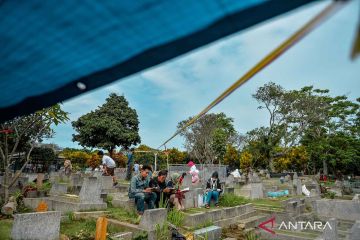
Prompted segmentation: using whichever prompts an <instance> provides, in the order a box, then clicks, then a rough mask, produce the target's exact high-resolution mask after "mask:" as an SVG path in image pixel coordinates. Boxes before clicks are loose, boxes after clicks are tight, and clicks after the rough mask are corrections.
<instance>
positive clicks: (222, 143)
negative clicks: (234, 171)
mask: <svg viewBox="0 0 360 240" xmlns="http://www.w3.org/2000/svg"><path fill="white" fill-rule="evenodd" d="M191 119H192V117H190V118H189V119H187V120H184V121H181V122H180V123H179V124H178V126H177V128H178V131H180V130H181V129H182V128H183V127H185V126H187V123H188V122H189V121H190V120H191ZM180 135H181V136H183V137H184V138H185V147H186V149H187V151H188V152H189V154H190V156H191V157H193V158H195V159H197V160H199V161H200V162H202V163H218V162H219V161H221V162H223V159H224V155H225V153H226V146H227V145H228V144H233V143H235V142H236V140H237V138H238V134H237V132H236V131H235V128H234V126H233V119H232V118H229V117H227V116H226V115H225V114H224V113H218V114H215V113H211V114H206V115H204V116H203V117H201V118H200V119H199V120H197V121H196V122H195V123H194V124H192V125H191V126H189V127H187V128H185V129H184V130H182V131H181V132H180Z"/></svg>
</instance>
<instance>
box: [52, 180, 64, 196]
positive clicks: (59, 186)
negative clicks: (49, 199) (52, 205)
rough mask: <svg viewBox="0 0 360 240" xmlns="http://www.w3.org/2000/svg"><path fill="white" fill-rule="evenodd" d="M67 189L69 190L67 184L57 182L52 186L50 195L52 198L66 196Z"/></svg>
mask: <svg viewBox="0 0 360 240" xmlns="http://www.w3.org/2000/svg"><path fill="white" fill-rule="evenodd" d="M67 188H68V185H67V183H57V182H55V183H53V184H52V186H51V189H50V192H49V194H50V195H51V196H56V195H62V194H66V193H67Z"/></svg>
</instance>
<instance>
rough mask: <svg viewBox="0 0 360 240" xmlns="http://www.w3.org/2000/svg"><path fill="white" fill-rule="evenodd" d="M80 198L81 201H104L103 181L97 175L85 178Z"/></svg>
mask: <svg viewBox="0 0 360 240" xmlns="http://www.w3.org/2000/svg"><path fill="white" fill-rule="evenodd" d="M79 198H80V202H81V203H103V201H102V198H101V181H99V180H98V178H96V177H88V178H85V179H84V183H83V185H82V187H81V190H80V194H79Z"/></svg>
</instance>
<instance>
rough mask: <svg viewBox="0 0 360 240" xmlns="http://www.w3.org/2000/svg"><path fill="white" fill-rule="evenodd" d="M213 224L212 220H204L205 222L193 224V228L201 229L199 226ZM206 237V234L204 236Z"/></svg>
mask: <svg viewBox="0 0 360 240" xmlns="http://www.w3.org/2000/svg"><path fill="white" fill-rule="evenodd" d="M212 225H214V222H213V221H212V220H206V221H205V222H202V223H200V224H198V225H196V226H195V228H194V230H196V229H201V228H206V227H210V226H212ZM205 237H206V236H205Z"/></svg>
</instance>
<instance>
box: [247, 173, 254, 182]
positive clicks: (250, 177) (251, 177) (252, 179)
mask: <svg viewBox="0 0 360 240" xmlns="http://www.w3.org/2000/svg"><path fill="white" fill-rule="evenodd" d="M248 180H249V183H252V182H254V177H253V174H252V172H249V174H248Z"/></svg>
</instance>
